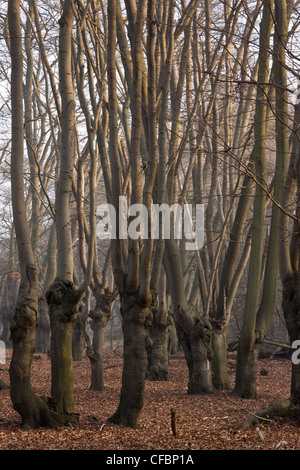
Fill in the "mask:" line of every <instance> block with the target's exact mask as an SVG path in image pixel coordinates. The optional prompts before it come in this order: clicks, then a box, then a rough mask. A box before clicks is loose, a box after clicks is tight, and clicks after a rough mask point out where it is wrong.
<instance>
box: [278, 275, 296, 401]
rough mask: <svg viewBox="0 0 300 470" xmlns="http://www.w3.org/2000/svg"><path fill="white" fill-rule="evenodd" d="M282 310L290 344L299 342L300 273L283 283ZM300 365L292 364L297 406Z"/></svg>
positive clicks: (289, 276) (287, 278)
mask: <svg viewBox="0 0 300 470" xmlns="http://www.w3.org/2000/svg"><path fill="white" fill-rule="evenodd" d="M282 287H283V292H282V308H283V314H284V318H285V324H286V327H287V330H288V334H289V338H290V343H291V344H292V343H293V342H294V341H296V340H299V338H300V326H299V305H300V272H299V271H296V272H294V273H293V274H291V275H288V276H286V277H285V279H283V281H282ZM299 392H300V365H299V364H294V363H293V362H292V380H291V397H292V401H293V397H295V401H296V402H297V405H300V402H299V396H300V393H299Z"/></svg>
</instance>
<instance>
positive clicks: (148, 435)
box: [0, 350, 300, 451]
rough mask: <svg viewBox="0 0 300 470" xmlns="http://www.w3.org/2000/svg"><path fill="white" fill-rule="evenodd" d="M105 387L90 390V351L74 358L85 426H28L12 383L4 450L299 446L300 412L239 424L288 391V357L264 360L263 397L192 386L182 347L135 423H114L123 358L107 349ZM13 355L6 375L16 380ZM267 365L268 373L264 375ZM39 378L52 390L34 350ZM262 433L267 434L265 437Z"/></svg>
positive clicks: (46, 366) (36, 385) (0, 441)
mask: <svg viewBox="0 0 300 470" xmlns="http://www.w3.org/2000/svg"><path fill="white" fill-rule="evenodd" d="M104 365H105V389H104V391H102V392H96V391H91V390H89V385H90V364H89V360H88V359H87V358H85V357H84V358H83V359H82V360H81V361H80V362H75V363H74V383H75V412H77V413H79V415H80V418H79V425H78V427H76V428H75V427H74V428H71V427H65V428H56V429H48V428H40V429H35V430H30V431H28V430H26V431H25V430H22V429H21V427H20V417H19V415H18V414H17V413H16V412H15V411H14V410H13V408H12V405H11V400H10V396H9V390H2V391H0V450H115V451H117V450H131V451H132V450H272V449H276V448H278V449H279V450H300V424H299V421H298V420H297V418H296V417H294V418H293V417H291V418H276V419H273V420H272V421H270V422H268V421H266V422H265V423H264V424H260V425H259V429H260V432H261V437H260V436H259V435H258V432H257V430H256V427H255V426H251V427H248V428H246V429H241V428H240V427H239V426H238V425H239V424H240V423H242V422H243V421H244V420H246V419H247V418H249V416H250V415H251V414H252V413H254V414H255V413H256V412H257V411H258V410H260V409H261V408H263V407H266V406H268V405H270V404H273V403H275V402H277V401H279V400H281V399H283V398H285V397H288V396H289V388H290V376H291V363H290V361H289V360H268V359H265V360H260V361H259V366H258V374H257V390H258V398H257V399H256V400H245V399H238V398H234V397H233V396H232V395H231V393H230V392H228V391H218V392H215V393H214V394H211V395H202V396H198V395H197V396H193V395H188V394H187V381H188V371H187V367H186V363H185V360H184V357H183V356H182V355H179V356H176V357H172V358H171V360H170V379H169V381H168V382H149V381H147V383H146V390H145V404H144V408H143V410H142V413H141V415H140V418H139V422H138V424H137V426H136V427H135V428H130V429H128V428H122V427H119V426H116V425H112V424H109V423H108V422H107V419H108V418H109V417H110V416H111V415H112V414H113V413H114V412H115V410H116V408H117V406H118V402H119V393H120V384H121V374H122V358H121V357H120V356H117V355H116V354H114V352H112V351H110V350H106V351H105V359H104ZM8 367H9V358H8V360H7V362H6V364H5V365H2V366H1V370H0V379H2V380H3V381H5V382H6V383H9V374H8ZM229 367H230V369H229V374H230V380H231V382H232V384H234V379H235V369H234V367H235V355H234V354H231V355H230V357H229ZM261 369H266V370H267V375H261V374H260V371H261ZM32 386H33V389H34V392H35V393H36V394H39V395H45V394H47V395H50V390H49V389H50V360H49V358H48V356H47V355H43V354H42V355H39V354H38V355H35V359H34V361H33V365H32ZM171 407H173V408H175V409H176V413H177V421H178V430H179V436H178V437H173V434H172V430H171V413H170V408H171ZM262 437H263V439H264V441H263V440H262Z"/></svg>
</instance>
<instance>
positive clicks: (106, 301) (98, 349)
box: [87, 289, 112, 391]
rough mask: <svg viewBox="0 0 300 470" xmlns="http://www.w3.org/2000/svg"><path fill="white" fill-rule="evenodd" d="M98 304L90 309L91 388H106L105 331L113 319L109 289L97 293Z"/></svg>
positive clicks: (88, 349)
mask: <svg viewBox="0 0 300 470" xmlns="http://www.w3.org/2000/svg"><path fill="white" fill-rule="evenodd" d="M96 295H97V298H96V306H95V308H94V309H93V310H91V311H90V313H89V316H90V318H91V323H90V325H91V328H92V330H93V343H92V345H91V346H89V347H88V348H87V356H88V358H89V359H90V361H91V369H92V378H91V385H90V390H98V391H102V390H103V389H104V377H103V348H104V332H105V327H106V325H107V322H108V321H109V320H110V319H111V304H112V295H111V292H110V290H109V289H105V290H104V291H103V292H102V289H101V291H100V293H99V292H98V294H97V293H96Z"/></svg>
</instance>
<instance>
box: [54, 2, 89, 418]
mask: <svg viewBox="0 0 300 470" xmlns="http://www.w3.org/2000/svg"><path fill="white" fill-rule="evenodd" d="M73 23H74V10H73V2H72V1H71V0H66V1H65V2H64V4H63V12H62V16H61V18H60V20H59V26H60V33H59V78H60V88H59V91H60V97H61V154H60V169H59V178H58V182H57V186H56V193H55V223H56V240H57V272H56V278H55V280H54V282H53V283H52V284H51V286H50V287H49V289H48V291H47V294H46V298H47V302H48V305H49V316H50V324H51V365H52V368H51V371H52V384H51V386H52V396H53V397H54V398H55V400H56V403H57V407H58V410H59V412H61V413H63V414H70V415H71V414H73V412H74V410H73V408H74V398H73V358H72V333H73V329H74V326H75V322H76V319H77V317H78V311H79V305H80V301H81V299H82V297H83V295H84V292H85V290H86V289H87V287H88V285H89V282H90V279H91V274H92V269H93V254H94V250H95V204H94V195H95V167H96V165H95V159H94V158H92V156H91V167H90V239H89V257H88V266H87V270H86V273H85V278H84V280H83V282H82V284H81V285H80V286H79V287H77V286H76V285H75V284H74V265H73V263H74V258H73V249H72V243H73V240H72V233H71V223H70V195H71V191H72V180H73V172H74V163H75V150H76V145H75V122H76V121H75V107H76V104H75V93H74V83H73V68H72V67H73V65H72V41H73V38H72V34H73Z"/></svg>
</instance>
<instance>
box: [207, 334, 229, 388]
mask: <svg viewBox="0 0 300 470" xmlns="http://www.w3.org/2000/svg"><path fill="white" fill-rule="evenodd" d="M211 348H212V362H211V368H212V371H213V384H214V387H215V389H216V390H230V389H231V385H230V382H229V378H228V367H227V328H225V329H224V328H222V327H221V328H216V327H215V326H214V325H213V330H212V345H211Z"/></svg>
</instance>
